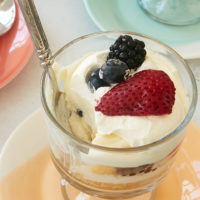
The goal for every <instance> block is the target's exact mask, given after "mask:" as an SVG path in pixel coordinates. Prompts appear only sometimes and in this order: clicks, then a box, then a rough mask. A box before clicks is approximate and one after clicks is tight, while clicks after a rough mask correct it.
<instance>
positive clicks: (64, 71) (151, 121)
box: [45, 34, 192, 199]
mask: <svg viewBox="0 0 200 200" xmlns="http://www.w3.org/2000/svg"><path fill="white" fill-rule="evenodd" d="M108 38H109V39H108V40H109V41H110V40H111V41H112V43H109V42H108V44H107V43H106V44H104V45H103V47H101V48H100V49H99V50H96V51H88V52H87V53H86V54H85V55H83V56H82V57H81V58H79V59H78V60H77V59H76V60H74V62H72V63H69V64H67V65H63V64H62V63H60V62H57V61H55V63H54V65H53V68H54V72H55V74H56V79H57V82H58V84H59V86H60V89H61V90H63V92H64V93H65V100H66V110H67V111H66V116H67V117H66V124H60V125H59V121H58V123H57V124H56V125H55V123H52V120H49V119H47V124H48V126H47V127H48V128H49V131H48V133H49V134H48V135H49V143H50V149H51V151H52V158H53V161H54V164H55V166H56V167H57V169H58V170H59V171H60V173H61V174H62V176H63V177H64V178H65V179H66V180H67V181H69V182H70V183H71V184H72V185H74V186H75V187H77V188H79V189H81V190H83V191H85V192H87V193H90V194H93V195H97V196H100V197H106V198H117V197H118V198H121V199H123V198H126V197H130V196H137V195H140V194H142V193H145V192H147V191H149V190H152V189H153V188H154V187H155V186H156V185H157V184H159V183H160V182H161V181H162V180H163V178H164V177H165V176H166V175H167V173H168V171H169V169H170V167H171V165H172V162H173V160H174V157H175V154H176V153H177V150H178V147H179V146H180V143H181V141H182V139H183V136H184V133H185V131H186V128H187V127H186V126H185V125H184V122H185V120H186V116H187V114H188V112H189V110H190V109H191V108H190V107H191V102H192V101H191V97H190V93H189V92H188V91H187V89H188V88H185V85H184V83H183V81H182V80H181V77H180V70H179V69H177V67H176V65H175V63H176V62H177V63H178V62H179V61H176V60H175V58H176V56H178V55H175V58H172V59H170V56H171V55H170V56H169V58H168V55H167V53H166V52H164V50H163V49H162V48H167V47H165V46H164V47H162V45H163V44H162V43H160V44H158V47H159V48H160V51H159V52H157V51H155V50H154V48H151V45H153V44H154V43H156V41H153V42H149V40H150V39H149V38H145V37H144V38H143V37H142V36H138V35H136V36H135V35H131V34H121V35H119V34H118V36H117V37H116V36H115V39H113V37H108ZM143 40H144V41H143ZM150 41H151V40H150ZM99 43H100V42H99ZM146 43H147V44H148V45H146ZM159 45H160V46H159ZM161 47H162V48H161ZM171 51H172V52H173V50H171ZM173 53H174V52H173ZM66 54H67V53H66ZM168 54H169V53H168ZM171 54H172V53H171ZM172 55H173V54H172ZM62 56H63V55H62ZM68 56H69V55H68ZM172 57H173V56H172ZM176 59H177V58H176ZM178 59H179V58H178ZM177 65H183V63H181V62H180V63H179V64H177ZM183 67H185V66H184V65H183ZM178 68H179V67H178ZM187 70H188V69H187ZM187 70H186V71H187ZM186 73H188V72H185V74H186ZM187 76H188V77H189V76H190V75H187ZM187 76H186V77H185V78H186V79H187V78H188V77H187ZM189 78H190V77H189ZM189 78H188V79H189ZM189 85H192V83H189ZM49 87H50V84H49V82H48V81H47V82H46V91H45V93H46V99H47V102H48V107H49V109H50V110H52V113H53V108H51V106H52V105H51V95H52V93H51V90H50V89H49ZM191 87H192V86H191ZM52 115H53V114H52ZM53 120H56V116H54V117H53ZM188 121H189V120H187V122H188ZM181 124H182V127H181V128H180V125H181ZM122 197H123V198H122Z"/></svg>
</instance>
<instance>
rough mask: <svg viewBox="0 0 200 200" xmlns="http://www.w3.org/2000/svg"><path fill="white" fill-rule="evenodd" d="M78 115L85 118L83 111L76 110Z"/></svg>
mask: <svg viewBox="0 0 200 200" xmlns="http://www.w3.org/2000/svg"><path fill="white" fill-rule="evenodd" d="M76 113H77V115H78V116H79V117H83V111H82V110H80V109H77V110H76Z"/></svg>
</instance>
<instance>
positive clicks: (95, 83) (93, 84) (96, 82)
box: [88, 68, 110, 92]
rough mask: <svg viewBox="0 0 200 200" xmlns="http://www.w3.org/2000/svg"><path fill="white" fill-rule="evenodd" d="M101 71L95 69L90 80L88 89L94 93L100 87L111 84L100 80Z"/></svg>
mask: <svg viewBox="0 0 200 200" xmlns="http://www.w3.org/2000/svg"><path fill="white" fill-rule="evenodd" d="M99 70H100V68H98V69H95V70H94V71H93V72H92V73H91V74H90V76H89V78H88V87H89V88H90V90H91V91H92V92H94V90H97V89H98V88H99V87H105V86H110V84H109V83H107V82H105V81H104V80H102V79H100V78H99Z"/></svg>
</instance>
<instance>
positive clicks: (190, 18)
mask: <svg viewBox="0 0 200 200" xmlns="http://www.w3.org/2000/svg"><path fill="white" fill-rule="evenodd" d="M138 4H139V5H140V7H141V8H142V10H143V11H144V12H145V13H146V14H147V15H148V16H149V17H151V18H152V19H154V20H156V21H159V22H161V23H165V24H169V25H191V24H194V23H198V22H199V21H200V12H199V9H200V2H199V1H198V0H194V1H187V0H166V1H162V0H138Z"/></svg>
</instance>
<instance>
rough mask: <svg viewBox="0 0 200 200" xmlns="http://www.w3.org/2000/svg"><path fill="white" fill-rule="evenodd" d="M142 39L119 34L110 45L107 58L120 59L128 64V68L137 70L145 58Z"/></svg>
mask: <svg viewBox="0 0 200 200" xmlns="http://www.w3.org/2000/svg"><path fill="white" fill-rule="evenodd" d="M144 47H145V44H144V42H143V41H140V40H138V39H133V38H132V37H131V36H129V35H120V36H119V38H117V40H116V41H115V43H114V44H113V45H112V46H111V47H110V53H109V54H108V57H107V60H109V59H120V60H121V61H123V62H125V63H126V64H127V65H128V68H129V69H134V70H137V68H138V67H139V66H141V65H142V63H143V62H144V60H145V56H146V50H145V49H144Z"/></svg>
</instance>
